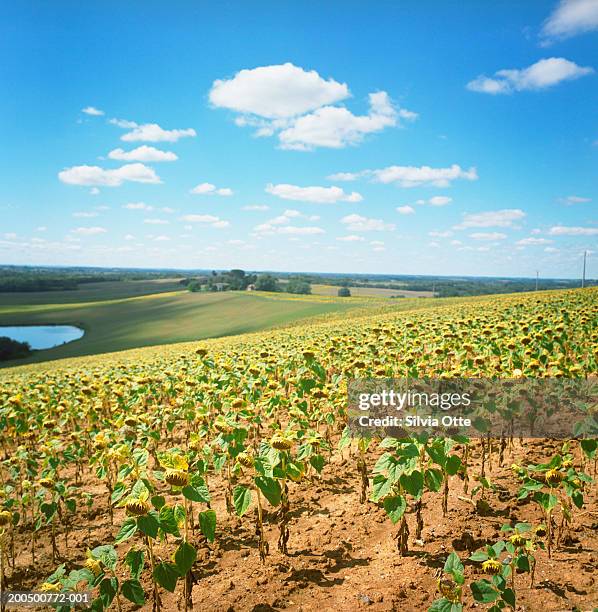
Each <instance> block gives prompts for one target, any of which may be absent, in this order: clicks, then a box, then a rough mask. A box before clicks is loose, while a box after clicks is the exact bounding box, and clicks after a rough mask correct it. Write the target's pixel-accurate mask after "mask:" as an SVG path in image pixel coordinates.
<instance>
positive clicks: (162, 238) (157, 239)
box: [154, 235, 170, 242]
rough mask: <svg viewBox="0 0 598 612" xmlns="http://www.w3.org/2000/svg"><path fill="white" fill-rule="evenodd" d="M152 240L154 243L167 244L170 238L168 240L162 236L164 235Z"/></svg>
mask: <svg viewBox="0 0 598 612" xmlns="http://www.w3.org/2000/svg"><path fill="white" fill-rule="evenodd" d="M154 240H155V241H156V242H168V241H169V240H170V238H169V237H168V236H164V235H162V236H156V237H155V238H154Z"/></svg>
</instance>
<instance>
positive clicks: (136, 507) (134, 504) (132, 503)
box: [125, 499, 150, 516]
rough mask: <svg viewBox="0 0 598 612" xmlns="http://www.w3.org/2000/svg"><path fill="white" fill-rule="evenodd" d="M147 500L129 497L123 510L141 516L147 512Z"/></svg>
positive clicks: (148, 507) (148, 506)
mask: <svg viewBox="0 0 598 612" xmlns="http://www.w3.org/2000/svg"><path fill="white" fill-rule="evenodd" d="M149 509H150V505H149V502H147V501H145V500H143V499H129V500H128V501H127V502H126V503H125V510H126V511H127V514H129V515H131V516H143V515H145V514H147V513H148V512H149Z"/></svg>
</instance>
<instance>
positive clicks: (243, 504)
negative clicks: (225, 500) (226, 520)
mask: <svg viewBox="0 0 598 612" xmlns="http://www.w3.org/2000/svg"><path fill="white" fill-rule="evenodd" d="M233 504H234V506H235V511H236V513H237V515H238V516H243V515H244V514H245V513H246V512H247V510H248V509H249V506H250V505H251V489H249V488H248V487H244V486H242V485H238V486H236V487H235V488H234V490H233Z"/></svg>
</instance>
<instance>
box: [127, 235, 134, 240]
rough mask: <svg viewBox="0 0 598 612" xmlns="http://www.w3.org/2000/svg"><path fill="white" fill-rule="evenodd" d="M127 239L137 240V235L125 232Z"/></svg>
mask: <svg viewBox="0 0 598 612" xmlns="http://www.w3.org/2000/svg"><path fill="white" fill-rule="evenodd" d="M125 240H135V236H133V234H125Z"/></svg>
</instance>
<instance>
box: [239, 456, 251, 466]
mask: <svg viewBox="0 0 598 612" xmlns="http://www.w3.org/2000/svg"><path fill="white" fill-rule="evenodd" d="M237 461H238V462H239V463H240V464H241V465H242V466H243V467H246V468H252V467H253V457H252V456H251V455H250V454H249V453H240V454H239V456H238V457H237Z"/></svg>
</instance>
